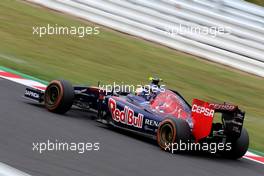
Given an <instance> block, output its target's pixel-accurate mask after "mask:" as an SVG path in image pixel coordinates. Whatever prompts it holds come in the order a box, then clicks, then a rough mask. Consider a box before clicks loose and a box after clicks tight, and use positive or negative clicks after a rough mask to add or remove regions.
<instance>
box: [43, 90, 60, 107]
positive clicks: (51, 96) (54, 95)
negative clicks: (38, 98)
mask: <svg viewBox="0 0 264 176" xmlns="http://www.w3.org/2000/svg"><path fill="white" fill-rule="evenodd" d="M45 95H46V97H45V100H46V103H47V104H48V105H50V106H53V105H55V104H56V103H57V102H58V98H59V95H60V88H59V87H58V86H57V85H50V86H49V87H48V89H47V90H46V94H45Z"/></svg>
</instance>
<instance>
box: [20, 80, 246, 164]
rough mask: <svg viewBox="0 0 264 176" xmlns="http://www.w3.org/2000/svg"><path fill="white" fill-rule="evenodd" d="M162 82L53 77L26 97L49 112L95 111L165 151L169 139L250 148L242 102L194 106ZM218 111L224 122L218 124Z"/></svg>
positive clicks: (238, 152)
mask: <svg viewBox="0 0 264 176" xmlns="http://www.w3.org/2000/svg"><path fill="white" fill-rule="evenodd" d="M159 82H160V79H158V78H152V79H151V84H150V86H149V87H146V88H142V89H140V90H138V91H136V93H130V92H122V91H118V92H117V91H112V92H107V91H106V90H104V89H101V88H99V86H98V87H91V86H90V87H89V86H72V85H71V84H70V83H69V82H67V81H65V80H54V81H51V82H50V84H49V85H48V86H47V88H46V90H45V91H42V90H38V89H34V88H27V89H26V92H25V94H24V96H25V97H27V98H30V99H33V100H36V101H38V102H40V103H42V102H44V104H45V107H46V108H47V109H48V110H49V111H51V112H55V113H60V114H63V113H66V112H67V111H68V110H69V109H70V108H71V107H72V105H74V106H77V107H79V108H81V109H86V110H87V109H91V110H95V111H96V112H97V121H98V122H101V123H104V124H106V125H110V126H113V127H116V128H121V129H125V130H129V131H132V132H136V133H139V134H142V135H145V136H147V137H151V138H153V139H155V140H157V143H158V145H159V146H160V147H161V148H162V149H164V150H166V148H167V146H168V144H172V143H180V142H184V143H204V142H205V143H208V144H210V143H223V144H225V143H227V142H229V143H230V145H231V146H230V150H224V151H219V153H220V154H221V155H223V156H226V157H229V158H233V159H237V158H240V157H242V156H243V155H244V154H245V153H246V151H247V149H248V145H249V137H248V134H247V131H246V129H245V128H243V122H244V117H245V112H243V111H242V110H240V109H239V108H238V106H236V105H231V104H227V103H223V104H219V103H210V102H205V101H202V100H198V99H194V100H193V102H192V105H189V104H188V103H187V101H186V100H185V99H184V98H183V97H182V96H181V95H180V94H179V93H178V92H177V91H174V90H170V89H165V88H162V89H161V87H160V85H159ZM154 89H155V91H154ZM216 114H220V115H216ZM217 116H218V117H220V118H221V121H220V122H216V123H215V122H214V118H216V117H217Z"/></svg>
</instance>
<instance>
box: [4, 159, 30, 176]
mask: <svg viewBox="0 0 264 176" xmlns="http://www.w3.org/2000/svg"><path fill="white" fill-rule="evenodd" d="M0 176H30V175H29V174H27V173H25V172H22V171H20V170H18V169H15V168H13V167H11V166H8V165H6V164H4V163H1V162H0Z"/></svg>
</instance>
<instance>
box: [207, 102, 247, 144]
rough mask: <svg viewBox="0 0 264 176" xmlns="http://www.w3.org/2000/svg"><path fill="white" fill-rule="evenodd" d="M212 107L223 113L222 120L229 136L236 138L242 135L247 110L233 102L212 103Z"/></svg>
mask: <svg viewBox="0 0 264 176" xmlns="http://www.w3.org/2000/svg"><path fill="white" fill-rule="evenodd" d="M210 107H211V108H214V109H215V112H219V113H222V122H223V125H224V131H225V134H226V135H227V136H229V138H232V139H236V138H238V137H239V136H240V134H241V131H242V127H243V123H244V118H245V112H244V111H242V110H241V109H239V108H238V106H236V105H232V104H227V103H223V104H219V103H210Z"/></svg>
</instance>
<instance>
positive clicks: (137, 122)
mask: <svg viewBox="0 0 264 176" xmlns="http://www.w3.org/2000/svg"><path fill="white" fill-rule="evenodd" d="M108 106H109V109H110V112H111V114H112V118H113V120H114V121H116V122H120V123H123V124H126V125H129V126H133V127H136V128H142V125H143V114H140V113H139V114H138V116H135V115H134V111H133V109H131V108H129V107H128V106H125V107H124V110H123V111H121V110H119V109H118V108H117V107H116V101H115V100H114V99H112V98H110V99H109V101H108Z"/></svg>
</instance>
